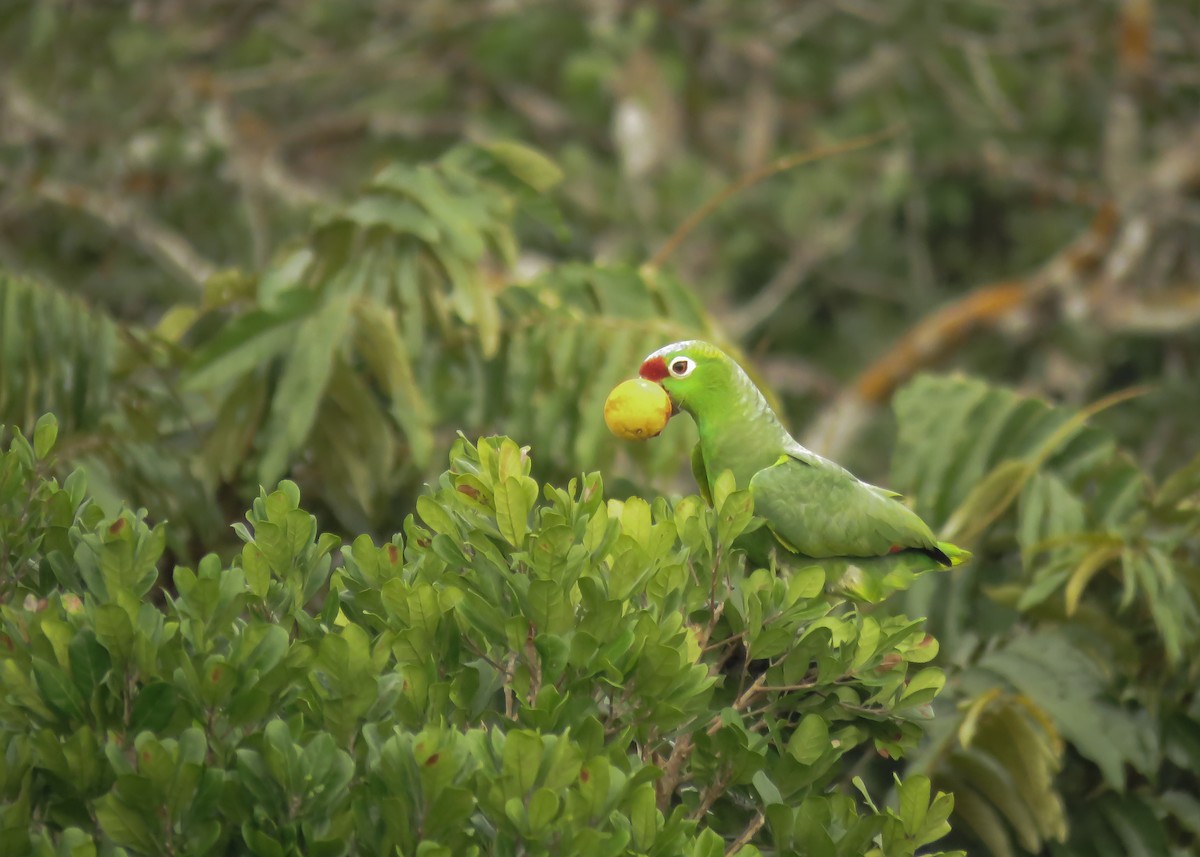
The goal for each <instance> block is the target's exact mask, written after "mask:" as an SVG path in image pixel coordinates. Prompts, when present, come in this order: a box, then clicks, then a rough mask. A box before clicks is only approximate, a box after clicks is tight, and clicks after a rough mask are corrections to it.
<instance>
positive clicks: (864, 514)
mask: <svg viewBox="0 0 1200 857" xmlns="http://www.w3.org/2000/svg"><path fill="white" fill-rule="evenodd" d="M802 453H807V455H804V457H800V456H798V455H796V454H792V453H790V452H789V454H786V455H782V456H780V458H779V460H778V461H777V462H776V463H775V464H774V465H772V466H771V467H766V468H763V469H762V470H760V471H758V473H756V474H754V477H753V478H752V479H751V480H750V493H751V494H752V495H753V497H754V511H755V513H756V514H757V515H759V516H760V517H762V518H764V519H766V521H767V524H768V525H769V526H770V528H771V530H772V531H773V532H774V533H775V535H776V537H778V538H779V540H780V541H781V542H782V543H783V544H784V545H785V546H786V547H788V548H789V549H791V550H793V551H795V552H796V553H800V554H804V555H805V556H810V557H833V556H845V557H870V556H884V555H887V554H889V553H892V552H894V551H896V550H902V549H905V548H915V549H918V550H930V551H934V552H940V551H939V548H938V546H937V543H936V542H935V541H934V538H933V533H932V532H930V530H929V527H928V526H927V525H926V524H925V522H924V521H922V520H921V519H920V517H918V516H917V514H916V513H915V512H913V511H912V510H911V509H909V508H908V507H907V506H905V505H904V504H903V503H901V502H899V501H898V500H896V499H895V496H894V495H893V494H892V492H890V491H885V490H884V489H881V488H876V487H875V486H874V485H868V484H867V483H865V482H861V481H859V480H858V479H856V478H855V477H854V475H853V474H851V473H850V472H849V471H847V470H845V469H844V468H842V467H840V466H838V465H837V464H834V463H833V462H831V461H828V460H826V459H824V458H821V457H820V456H818V455H816V454H815V453H810V452H808V450H803V449H802ZM947 564H948V563H947Z"/></svg>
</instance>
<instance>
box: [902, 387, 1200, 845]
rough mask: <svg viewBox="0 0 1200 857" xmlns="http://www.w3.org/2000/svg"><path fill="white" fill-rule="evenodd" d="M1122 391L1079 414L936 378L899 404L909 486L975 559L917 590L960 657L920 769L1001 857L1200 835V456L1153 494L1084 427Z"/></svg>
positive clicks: (960, 822) (1097, 433)
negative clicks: (1199, 688) (941, 582)
mask: <svg viewBox="0 0 1200 857" xmlns="http://www.w3.org/2000/svg"><path fill="white" fill-rule="evenodd" d="M1117 398H1120V397H1114V398H1112V399H1110V400H1109V401H1107V402H1105V401H1102V402H1100V403H1097V405H1096V406H1093V407H1092V408H1090V409H1087V410H1085V411H1082V412H1079V413H1071V412H1070V411H1068V410H1067V409H1064V408H1056V407H1051V406H1050V405H1048V404H1046V403H1044V402H1042V401H1039V400H1037V399H1034V398H1030V397H1027V396H1021V395H1018V394H1016V393H1014V392H1012V391H1010V390H1006V389H1003V388H1001V387H996V386H992V385H989V384H986V383H984V382H982V381H979V380H976V379H969V378H961V377H932V376H927V377H923V378H919V379H918V380H916V381H914V382H913V383H912V384H910V385H909V386H908V387H906V388H905V389H904V390H902V391H901V392H900V394H899V396H898V397H897V400H896V411H897V415H898V417H899V426H900V433H899V446H898V449H897V455H896V466H895V474H894V475H895V479H894V484H895V485H897V487H904V488H907V489H909V490H910V492H911V493H912V495H913V496H914V497H915V498H916V500H917V501H918V508H920V509H921V511H922V512H923V513H924V514H925V515H926V516H927V519H928V520H929V521H930V522H931V523H933V524H935V525H940V526H941V529H942V532H943V533H944V534H945V535H946V536H947V537H956V538H964V539H966V540H967V541H968V543H970V544H971V545H972V547H973V548H974V549H975V560H974V561H973V562H972V563H971V565H969V566H965V567H964V568H963V569H962V572H961V573H960V574H956V575H953V576H950V577H948V578H942V580H945V581H947V583H946V585H944V586H941V587H939V591H936V592H935V591H934V590H933V589H932V588H931V587H929V586H928V585H927V581H920V582H918V584H917V587H916V589H915V590H914V591H913V592H912V593H909V594H907V595H906V597H908V598H909V603H908V607H909V608H910V609H914V610H918V611H920V612H921V613H923V614H927V615H929V616H930V621H931V624H932V625H933V627H934V628H935V629H936V632H937V633H938V636H939V639H941V640H942V641H943V642H944V644H945V649H946V650H947V651H951V652H954V656H953V658H952V659H951V662H950V663H949V664H948V666H949V667H950V668H951V669H952V680H951V682H950V687H951V690H950V692H948V693H947V694H945V695H944V697H943V698H942V699H940V700H939V707H940V709H941V710H940V711H939V713H940V714H941V715H942V716H939V717H938V718H937V719H936V720H935V721H934V725H933V728H932V730H931V740H930V741H928V742H927V743H926V745H925V746H923V747H922V749H921V750H920V751H919V752H918V753H917V754H915V755H914V761H915V765H916V769H917V770H920V771H922V772H924V773H928V774H930V775H931V776H932V777H933V779H934V782H935V783H936V784H937V785H938V787H940V788H945V789H947V790H951V791H952V792H953V793H954V795H955V802H956V819H955V820H956V830H958V829H959V828H961V829H962V830H969V831H971V832H972V833H973V834H974V835H975V836H976V837H977V838H978V839H979V840H980V841H981V842H982V843H983V844H984V845H985V846H986V847H987V849H988V850H989V851H990V852H991V853H992V854H995V855H998V857H1008V855H1013V854H1017V853H1021V852H1020V851H1018V850H1017V849H1018V848H1019V849H1021V851H1025V852H1038V851H1041V850H1042V849H1049V850H1051V853H1054V854H1056V855H1091V854H1097V853H1108V852H1107V851H1106V850H1105V849H1108V848H1111V847H1112V845H1111V844H1112V843H1114V842H1117V843H1120V846H1119V849H1118V850H1119V852H1120V853H1127V854H1175V853H1178V854H1186V853H1192V852H1193V851H1194V847H1195V845H1196V844H1197V841H1198V839H1197V837H1198V836H1200V803H1197V801H1196V800H1195V797H1194V795H1195V794H1196V792H1197V789H1200V779H1198V778H1197V771H1200V695H1197V693H1196V688H1197V686H1200V670H1198V667H1197V665H1198V664H1200V554H1198V553H1197V549H1196V534H1197V532H1200V504H1198V503H1197V499H1198V498H1200V460H1193V461H1191V462H1188V463H1184V464H1183V465H1182V466H1180V467H1178V468H1177V469H1176V470H1175V472H1174V473H1171V474H1169V475H1168V476H1167V478H1165V479H1163V480H1161V482H1160V483H1159V484H1157V485H1156V484H1155V481H1154V480H1152V479H1151V478H1150V477H1149V476H1148V475H1146V474H1145V473H1143V471H1142V469H1141V468H1140V467H1139V466H1138V465H1137V463H1136V462H1135V461H1134V459H1133V458H1132V457H1131V456H1130V455H1129V454H1128V453H1126V452H1125V451H1123V450H1122V449H1120V448H1119V447H1118V445H1117V444H1116V442H1115V440H1114V438H1113V437H1112V435H1111V434H1109V433H1108V432H1107V431H1105V430H1103V429H1101V428H1098V427H1095V426H1091V425H1087V424H1085V417H1087V416H1089V414H1090V413H1094V412H1095V411H1098V410H1100V409H1101V408H1103V407H1104V406H1106V405H1109V404H1112V403H1113V402H1114V401H1116V399H1117ZM931 401H937V402H938V403H939V407H938V408H937V409H936V411H935V410H933V409H930V408H929V407H928V403H929V402H931ZM1098 807H1102V809H1100V808H1098ZM1113 853H1117V852H1113Z"/></svg>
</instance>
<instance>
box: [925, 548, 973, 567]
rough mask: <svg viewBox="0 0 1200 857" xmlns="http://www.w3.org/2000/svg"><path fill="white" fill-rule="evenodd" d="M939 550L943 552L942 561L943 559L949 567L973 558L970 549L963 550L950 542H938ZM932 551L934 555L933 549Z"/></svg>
mask: <svg viewBox="0 0 1200 857" xmlns="http://www.w3.org/2000/svg"><path fill="white" fill-rule="evenodd" d="M937 550H938V553H940V554H941V557H940V561H943V564H944V565H946V566H947V567H948V568H953V567H954V566H956V565H962V564H963V563H964V562H966V561H967V560H969V559H970V558H971V552H970V551H968V550H963V549H962V548H960V547H957V546H956V545H952V544H950V542H938V543H937ZM930 553H931V555H932V551H931V552H930ZM936 558H937V557H935V559H936Z"/></svg>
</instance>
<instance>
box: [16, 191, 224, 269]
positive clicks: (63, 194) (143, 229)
mask: <svg viewBox="0 0 1200 857" xmlns="http://www.w3.org/2000/svg"><path fill="white" fill-rule="evenodd" d="M7 178H8V177H7V176H6V175H4V174H3V173H0V181H6V180H7ZM29 189H30V190H31V191H32V192H33V193H34V194H36V195H37V196H38V197H39V198H41V199H43V200H45V201H46V202H50V203H53V204H55V205H61V206H63V207H65V208H70V209H73V210H75V211H79V212H82V213H83V214H86V215H88V216H89V217H92V218H94V219H95V220H97V221H99V222H100V223H102V224H104V225H105V226H107V227H108V228H110V229H112V230H113V231H114V232H117V233H120V234H122V235H124V236H126V237H127V238H129V239H130V240H131V241H132V242H133V243H134V244H136V245H137V246H138V247H140V248H141V249H143V250H145V251H146V252H147V253H148V254H149V255H150V256H152V257H153V258H154V259H155V260H157V261H158V262H159V263H160V264H162V265H163V267H165V268H167V269H168V270H170V271H172V272H173V273H175V274H176V275H177V276H178V277H179V278H180V279H182V280H184V281H186V282H188V283H190V284H191V285H192V286H194V287H196V289H197V290H198V289H199V288H200V287H201V286H202V285H203V284H204V281H205V280H207V279H208V278H209V277H211V276H212V275H213V274H214V273H215V272H216V270H217V266H216V264H214V263H213V262H211V261H210V260H208V259H207V258H205V257H204V256H203V255H202V254H201V253H200V252H199V251H198V250H196V248H195V247H193V246H192V244H191V243H190V242H189V241H188V240H187V239H186V238H184V237H183V235H181V234H180V233H179V232H176V231H175V230H174V229H172V228H171V227H170V226H167V225H166V224H165V223H161V222H159V221H158V220H155V219H154V218H153V217H151V216H150V215H149V214H147V213H146V212H145V211H143V210H142V209H141V208H139V207H138V206H137V205H135V204H134V203H132V202H130V201H129V200H128V199H126V198H124V197H119V196H116V195H115V194H109V193H106V192H104V191H99V190H93V189H90V188H86V187H83V186H82V185H77V184H69V183H67V182H61V181H58V180H57V179H52V178H43V179H40V180H39V181H36V182H34V183H33V184H31V185H30V186H29Z"/></svg>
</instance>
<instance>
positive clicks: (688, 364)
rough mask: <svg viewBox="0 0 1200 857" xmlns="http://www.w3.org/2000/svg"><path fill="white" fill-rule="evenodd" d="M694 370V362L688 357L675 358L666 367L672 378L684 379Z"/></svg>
mask: <svg viewBox="0 0 1200 857" xmlns="http://www.w3.org/2000/svg"><path fill="white" fill-rule="evenodd" d="M695 370H696V361H695V360H693V359H692V358H690V357H676V358H675V359H674V360H672V361H671V362H670V364H669V365H668V366H667V371H668V372H670V373H671V377H672V378H686V377H687V376H688V375H691V374H692V372H694V371H695Z"/></svg>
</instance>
